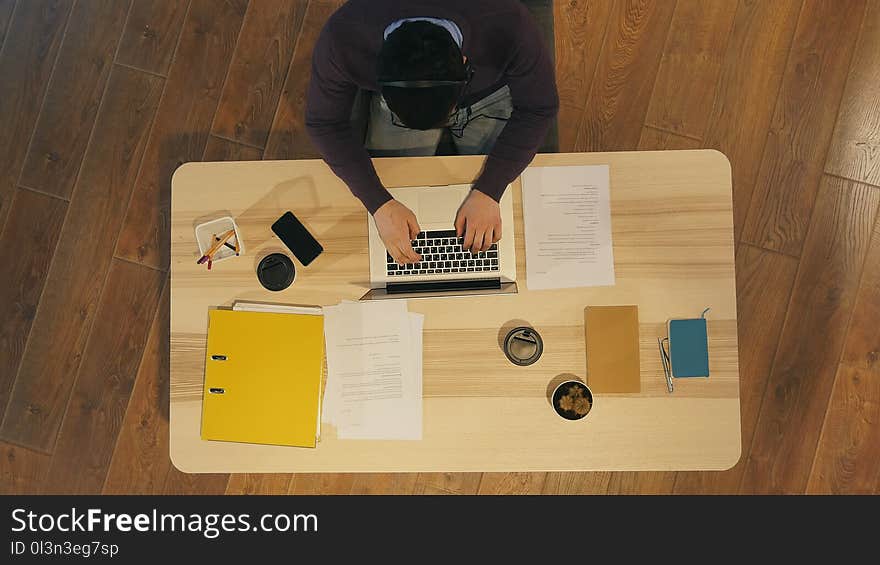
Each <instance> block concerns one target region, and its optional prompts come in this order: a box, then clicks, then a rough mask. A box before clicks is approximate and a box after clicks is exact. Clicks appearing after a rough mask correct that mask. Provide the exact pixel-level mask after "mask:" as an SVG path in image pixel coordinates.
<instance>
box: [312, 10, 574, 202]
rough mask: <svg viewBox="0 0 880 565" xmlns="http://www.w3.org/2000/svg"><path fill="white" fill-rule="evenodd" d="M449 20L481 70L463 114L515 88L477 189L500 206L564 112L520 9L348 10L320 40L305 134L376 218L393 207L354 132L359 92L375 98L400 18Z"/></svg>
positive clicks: (543, 53)
mask: <svg viewBox="0 0 880 565" xmlns="http://www.w3.org/2000/svg"><path fill="white" fill-rule="evenodd" d="M413 17H433V18H442V19H447V20H452V21H453V22H455V23H456V24H457V25H458V27H459V28H460V29H461V33H462V36H463V45H462V52H463V53H464V55H465V56H466V57H467V58H468V61H470V63H471V65H472V66H473V67H474V69H475V74H474V78H473V81H472V83H471V85H470V88H469V93H471V94H469V95H468V97H467V98H466V99H465V100H464V101H463V105H469V104H471V103H472V102H474V101H476V100H479V99H481V98H483V97H485V96H487V95H489V94H491V93H492V92H494V91H495V90H497V89H498V88H500V87H501V86H503V85H505V84H507V85H508V86H509V87H510V93H511V97H512V98H513V114H512V115H511V117H510V120H509V121H508V122H507V124H505V127H504V130H503V131H502V132H501V135H500V136H499V137H498V140H497V141H496V143H495V147H494V148H493V149H492V151H491V153H490V154H489V156H488V157H487V158H486V162H485V164H484V166H483V171H482V172H481V173H480V176H479V177H478V178H477V180H476V182H475V185H474V186H475V188H476V189H477V190H480V191H482V192H484V193H486V194H488V195H489V196H491V197H492V198H494V199H495V200H498V199H500V198H501V195H502V194H503V193H504V189H505V188H506V187H507V185H508V183H510V182H511V181H513V180H514V179H515V178H516V177H517V176H519V174H520V173H521V172H522V171H523V169H525V168H526V166H527V165H528V164H529V162H531V160H532V159H533V158H534V156H535V152H536V151H537V150H538V147H539V146H540V144H541V142H542V141H543V140H544V135H545V134H546V133H547V129H548V127H549V126H550V123H551V121H552V119H553V117H554V116H555V115H556V112H557V110H558V108H559V97H558V95H557V93H556V78H555V76H554V72H553V63H552V61H551V60H550V57H549V55H548V53H547V50H546V49H545V47H544V42H543V38H542V37H541V32H540V30H539V29H538V27H537V25H536V24H535V22H534V20H533V19H532V16H531V14H529V12H528V10H527V9H526V8H525V7H524V6H523V5H522V3H521V2H520V1H519V0H433V1H432V0H350V1H349V2H348V3H346V4H345V5H344V6H342V7H341V8H340V9H339V10H338V11H337V12H336V13H335V14H333V15H332V16H331V17H330V19H329V20H328V21H327V24H326V25H325V26H324V29H323V30H322V31H321V35H320V37H319V38H318V42H317V44H316V45H315V51H314V55H313V58H312V78H311V82H310V84H309V90H308V95H307V102H306V128H307V129H308V132H309V135H310V137H311V139H312V142H313V143H314V144H315V146H316V147H317V148H318V150H319V151H320V152H321V155H323V156H324V160H325V161H326V162H327V164H328V165H330V168H331V169H333V172H335V173H336V174H337V175H338V176H339V178H341V179H342V180H343V181H345V183H346V184H347V185H348V186H349V188H350V189H351V191H352V193H354V195H355V196H357V197H358V198H360V200H361V202H363V203H364V206H366V208H367V210H369V212H370V213H371V214H372V213H373V212H375V211H376V209H377V208H379V206H381V205H382V204H384V203H385V202H387V201H388V200H390V199H391V195H390V194H389V193H388V191H387V190H385V188H384V187H383V186H382V183H381V182H380V181H379V177H378V176H377V175H376V171H375V169H374V168H373V164H372V162H371V161H370V157H369V155H368V153H367V151H366V149H365V148H364V145H363V140H361V139H356V138H355V135H354V132H353V129H352V127H351V122H350V120H351V110H352V105H353V104H354V99H355V94H356V93H357V90H358V88H361V89H364V90H369V91H372V92H378V91H379V85H378V84H377V79H376V63H377V59H378V54H379V49H380V47H381V45H382V41H383V39H382V34H383V32H384V30H385V28H386V27H387V26H388V25H389V24H390V23H392V22H394V21H397V20H399V19H403V18H413Z"/></svg>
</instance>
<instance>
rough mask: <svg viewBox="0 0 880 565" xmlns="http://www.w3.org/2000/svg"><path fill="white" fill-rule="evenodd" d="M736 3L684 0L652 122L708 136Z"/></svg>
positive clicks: (672, 32) (678, 6) (675, 18)
mask: <svg viewBox="0 0 880 565" xmlns="http://www.w3.org/2000/svg"><path fill="white" fill-rule="evenodd" d="M736 7H737V2H727V1H723V0H722V1H720V2H719V1H715V2H707V1H706V0H678V3H677V4H676V6H675V13H674V14H673V16H672V24H671V26H670V29H669V41H667V43H666V48H665V49H664V50H663V57H662V59H661V60H660V70H659V71H658V72H657V81H656V83H655V85H654V91H653V93H652V94H651V104H650V106H648V115H647V117H646V119H645V123H646V124H648V125H652V126H656V127H658V128H661V129H664V130H667V131H671V132H674V133H682V134H685V135H689V136H692V137H696V138H700V137H702V135H703V133H704V132H705V131H706V124H707V123H708V120H709V113H710V112H711V111H712V101H713V100H714V98H715V87H716V85H717V84H718V76H719V74H720V73H721V63H722V61H723V58H724V51H725V48H726V47H727V38H728V36H729V35H730V30H731V28H732V27H733V18H734V16H735V15H736Z"/></svg>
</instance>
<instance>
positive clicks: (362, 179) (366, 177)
mask: <svg viewBox="0 0 880 565" xmlns="http://www.w3.org/2000/svg"><path fill="white" fill-rule="evenodd" d="M306 130H307V131H308V133H309V137H310V138H311V140H312V143H314V145H315V147H316V148H317V149H318V151H319V152H320V153H321V155H322V156H323V158H324V161H325V162H326V163H327V165H329V166H330V169H331V170H332V171H333V172H334V173H336V176H338V177H339V178H340V179H342V181H343V182H344V183H345V184H346V185H348V188H349V189H350V190H351V192H352V194H354V195H355V196H356V197H357V198H358V199H359V200H360V201H361V202H362V203H363V205H364V207H365V208H366V209H367V211H369V212H370V214H372V213H374V212H375V211H376V210H377V209H378V208H379V207H380V206H382V204H384V203H386V202H388V201H389V200H390V199H391V194H390V193H389V192H388V191H387V190H386V189H385V187H384V186H382V181H380V180H379V176H378V175H377V174H376V169H375V168H373V162H372V161H371V160H370V156H369V154H368V153H367V150H366V149H365V148H364V146H363V144H362V143H359V142H358V141H357V140H356V139H355V138H354V132H353V130H352V127H351V124H350V123H349V122H347V121H346V122H342V123H341V122H322V121H319V120H314V119H311V120H310V119H308V118H307V120H306Z"/></svg>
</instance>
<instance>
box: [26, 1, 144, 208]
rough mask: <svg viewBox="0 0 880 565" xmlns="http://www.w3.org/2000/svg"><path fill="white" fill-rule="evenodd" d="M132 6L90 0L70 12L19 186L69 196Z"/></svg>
mask: <svg viewBox="0 0 880 565" xmlns="http://www.w3.org/2000/svg"><path fill="white" fill-rule="evenodd" d="M130 5H131V1H130V0H126V1H124V2H120V1H119V0H91V1H89V2H78V3H77V4H76V6H75V7H74V8H73V12H72V13H71V14H70V23H69V24H68V26H67V34H66V35H65V36H64V42H63V43H62V44H61V53H60V55H59V56H58V62H57V63H56V64H55V72H54V74H53V75H52V82H51V83H49V90H48V91H47V92H46V100H45V102H43V110H42V112H40V119H39V121H38V122H37V126H36V129H35V131H34V136H33V140H32V141H31V146H30V149H29V150H28V154H27V157H26V158H25V162H24V168H23V170H22V173H21V179H20V180H19V183H20V184H22V185H24V186H27V187H30V188H35V189H37V190H40V191H42V192H46V193H48V194H54V195H56V196H60V197H62V198H70V193H71V191H72V190H73V183H74V182H75V181H76V174H77V172H78V171H79V167H80V165H81V164H82V157H83V154H84V153H85V151H86V144H87V143H88V142H89V139H90V136H91V133H92V127H93V126H94V125H95V117H96V116H97V115H98V104H99V103H100V101H101V97H102V96H103V94H104V87H105V86H106V85H107V79H108V78H109V76H110V69H111V67H112V66H113V57H114V55H115V54H116V46H117V45H118V43H119V36H120V35H121V34H122V27H123V25H125V17H126V14H128V8H129V6H130Z"/></svg>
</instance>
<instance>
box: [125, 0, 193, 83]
mask: <svg viewBox="0 0 880 565" xmlns="http://www.w3.org/2000/svg"><path fill="white" fill-rule="evenodd" d="M189 5H190V1H189V0H173V1H172V0H134V4H133V5H132V8H131V14H130V15H129V16H128V23H126V24H125V31H124V32H123V33H122V40H121V41H120V43H119V54H118V55H117V56H116V60H117V61H118V62H119V63H122V64H124V65H128V66H130V67H136V68H138V69H143V70H145V71H147V72H151V73H155V74H157V75H162V76H165V75H166V74H167V73H168V67H169V66H170V65H171V57H172V55H173V54H174V48H175V47H176V46H177V40H178V38H179V37H180V30H181V29H182V28H183V18H184V16H186V12H187V10H188V9H189Z"/></svg>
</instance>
